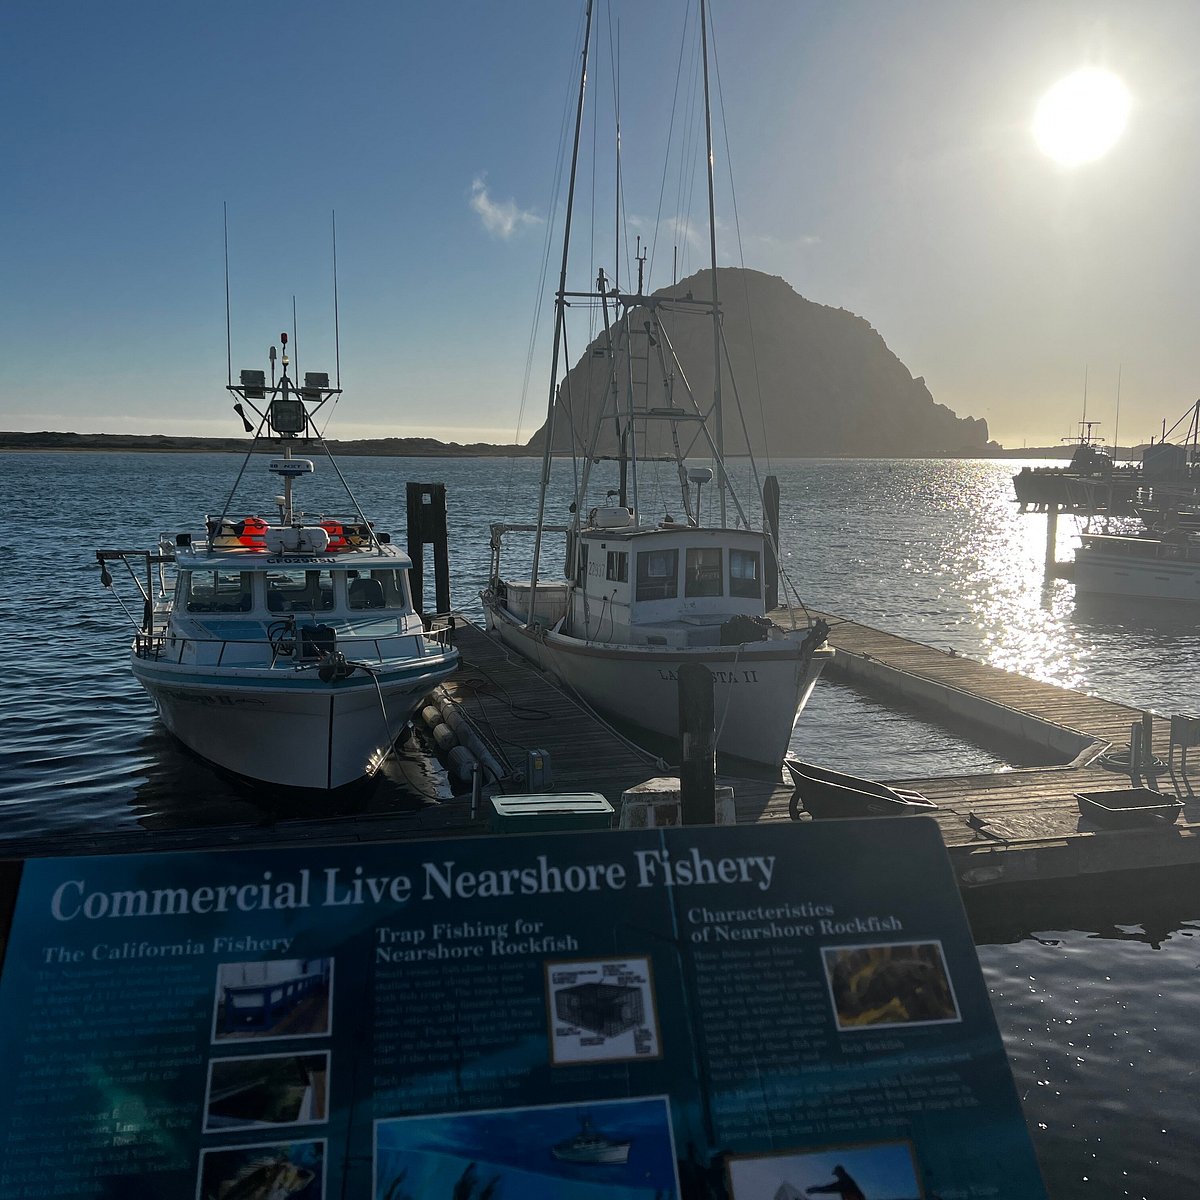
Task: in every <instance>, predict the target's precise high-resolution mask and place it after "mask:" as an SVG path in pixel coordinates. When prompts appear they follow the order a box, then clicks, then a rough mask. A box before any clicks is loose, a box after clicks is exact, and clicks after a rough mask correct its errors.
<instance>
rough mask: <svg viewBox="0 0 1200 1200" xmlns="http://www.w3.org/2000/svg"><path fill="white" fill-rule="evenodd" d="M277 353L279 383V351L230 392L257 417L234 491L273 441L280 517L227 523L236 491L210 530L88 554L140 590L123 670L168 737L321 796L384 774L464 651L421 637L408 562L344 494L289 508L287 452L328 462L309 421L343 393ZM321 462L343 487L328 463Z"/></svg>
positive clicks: (297, 463) (299, 470)
mask: <svg viewBox="0 0 1200 1200" xmlns="http://www.w3.org/2000/svg"><path fill="white" fill-rule="evenodd" d="M281 344H282V354H281V355H280V356H279V358H280V360H281V367H282V373H281V375H280V377H279V378H278V379H276V378H275V374H276V350H275V347H274V346H272V347H271V349H270V363H271V378H270V381H269V382H268V381H267V378H266V372H264V371H243V372H242V373H241V382H240V383H239V384H234V383H233V382H232V381H231V382H230V383H229V385H228V390H229V391H230V392H232V393H233V394H234V395H236V396H237V397H238V400H237V403H236V404H235V405H234V407H235V409H236V411H237V412H238V413H239V415H240V416H241V417H242V420H243V423H244V425H245V428H246V431H247V432H251V431H252V430H254V428H255V427H254V425H253V423H252V422H251V421H250V420H249V419H248V418H247V416H246V411H245V410H246V407H247V406H248V407H250V408H251V409H252V410H253V411H254V412H255V413H256V414H257V415H258V417H259V423H258V426H257V431H256V432H255V437H254V441H253V442H252V444H251V446H250V449H249V451H248V452H247V455H246V460H245V462H244V463H243V466H242V471H241V472H239V474H238V480H239V481H240V480H241V478H242V473H244V472H245V470H246V467H247V466H248V465H249V464H250V462H251V458H252V456H253V455H254V451H255V450H256V449H257V448H259V443H260V441H262V440H265V439H269V438H275V439H279V440H280V441H282V445H283V454H282V457H279V458H276V459H274V460H271V461H270V462H269V465H268V470H269V471H270V472H271V473H272V474H273V475H275V476H277V477H278V478H279V479H281V480H282V486H283V495H281V496H277V497H275V499H274V501H273V503H274V505H275V506H276V507H277V513H276V514H274V515H273V516H272V517H270V518H268V517H264V516H263V515H262V513H261V511H260V512H253V513H233V512H231V511H230V504H231V502H232V499H233V495H234V492H236V488H237V483H235V485H234V492H231V493H230V498H229V500H228V501H226V504H225V507H224V508H223V509H222V511H221V512H220V513H219V514H218V515H216V516H209V517H208V518H206V520H205V524H204V528H203V530H200V531H196V532H185V533H177V534H164V535H162V537H161V538H160V542H159V545H158V547H157V549H155V550H150V551H146V550H122V549H101V550H97V551H96V557H97V559H98V560H99V563H100V571H101V581H102V582H103V583H104V584H105V585H106V586H108V587H111V586H112V585H113V579H112V575H111V573H110V571H109V566H110V564H111V563H114V562H121V563H123V564H124V565H125V566H126V567H127V568H128V569H129V574H130V576H131V577H132V579H133V580H134V582H135V583H136V585H137V587H138V589H139V591H140V593H141V601H142V610H143V613H142V619H141V621H140V622H138V621H136V620H134V624H135V626H136V627H137V631H136V633H135V635H134V640H133V645H132V649H131V665H132V669H133V674H134V676H135V678H136V679H137V680H138V682H139V683H140V684H141V685H142V686H143V687H144V688H145V689H146V691H147V692H149V694H150V696H151V697H152V698H153V700H154V703H155V705H156V706H157V708H158V713H159V716H160V717H161V718H162V721H163V723H164V724H165V725H166V727H167V728H168V729H169V730H170V731H171V732H172V733H173V734H174V735H175V736H176V737H177V738H178V739H179V740H180V741H181V742H182V743H183V744H184V745H185V746H187V747H188V748H189V749H190V750H192V751H194V752H195V753H196V754H198V755H200V756H201V757H202V758H205V759H207V760H208V761H209V762H211V763H213V764H214V765H216V766H217V767H220V768H222V769H224V770H227V771H230V772H233V773H234V774H236V775H238V776H241V777H244V778H245V779H248V780H252V781H255V782H259V783H266V784H274V785H279V786H284V787H294V788H313V789H319V790H326V791H329V790H333V789H335V788H339V787H342V786H344V785H348V784H353V783H356V782H358V781H359V780H362V779H364V778H366V777H369V776H371V775H373V774H374V773H375V772H376V771H377V770H378V768H379V767H380V766H381V765H382V762H383V761H384V759H385V757H386V755H387V754H388V752H389V750H390V749H391V747H392V746H393V745H394V743H395V741H396V739H397V738H398V737H399V736H400V734H401V732H402V731H403V729H404V727H405V725H406V723H407V722H408V720H409V718H410V717H411V716H412V714H413V712H414V711H415V710H416V709H417V708H418V707H419V706H420V704H421V701H422V699H423V697H425V696H426V695H427V694H428V693H429V691H430V690H431V689H432V688H433V687H435V686H436V685H437V684H438V683H439V682H440V681H441V680H443V679H445V678H446V677H447V676H448V675H449V674H451V673H452V672H453V671H454V670H455V668H456V667H457V666H458V662H459V654H458V651H457V650H456V649H455V648H454V647H453V646H452V645H450V644H449V630H448V629H447V628H445V627H443V628H437V629H431V630H426V628H425V626H424V623H423V621H422V619H421V617H420V616H419V615H418V614H417V613H416V612H415V611H414V608H413V602H412V596H411V594H410V591H409V581H408V573H409V569H410V567H411V566H412V563H411V562H410V560H409V558H408V556H407V555H406V554H405V553H403V552H402V551H401V550H399V549H398V548H397V547H395V546H393V545H391V543H390V538H389V536H388V535H387V534H386V533H382V532H378V531H376V529H375V527H374V525H373V524H372V523H371V522H370V521H368V520H367V518H366V517H365V516H364V515H363V513H362V510H361V508H360V507H359V505H358V502H357V501H356V500H355V499H354V496H353V494H352V493H351V492H350V490H349V487H348V486H347V487H346V493H347V496H348V497H349V501H350V504H351V506H352V510H353V511H352V512H351V513H350V514H349V515H346V514H342V515H336V514H327V513H321V514H319V515H306V514H304V513H303V512H301V511H299V510H298V509H297V508H295V507H294V506H293V495H292V493H293V485H294V483H295V482H296V481H297V480H298V479H300V478H302V477H303V476H305V475H308V474H310V473H312V472H313V470H314V464H313V462H312V461H311V460H309V459H305V458H295V457H293V455H292V446H293V445H294V444H295V443H296V442H297V440H300V441H304V442H309V443H316V444H317V445H319V447H320V448H321V449H322V450H324V451H325V453H326V454H327V455H328V454H329V451H328V448H327V447H326V446H325V443H324V440H323V438H322V437H321V436H320V434H319V433H318V432H317V428H316V425H315V423H314V421H313V415H314V414H315V412H316V411H317V410H318V409H319V408H321V406H322V405H324V404H325V403H326V402H327V401H329V400H330V399H331V398H332V397H334V396H336V395H339V394H340V392H341V389H340V387H330V386H329V377H328V375H327V374H324V373H309V374H306V375H305V377H304V385H303V386H297V385H295V384H294V383H293V382H292V381H291V379H290V378H289V376H288V352H287V351H288V347H287V334H282V335H281ZM329 463H330V465H331V466H332V468H333V470H334V471H335V472H336V473H337V475H338V478H339V479H340V480H341V482H342V483H343V485H345V480H344V478H343V477H342V475H341V472H340V471H339V470H338V468H337V464H336V463H335V462H334V460H333V458H332V456H331V455H329ZM272 490H274V489H272ZM268 511H269V508H268ZM118 598H120V595H119V593H118ZM127 611H128V609H127ZM131 619H132V614H131Z"/></svg>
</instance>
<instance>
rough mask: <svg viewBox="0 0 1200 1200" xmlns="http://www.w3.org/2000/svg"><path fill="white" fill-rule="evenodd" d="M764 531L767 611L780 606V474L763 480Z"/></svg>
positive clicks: (764, 577) (764, 580) (764, 585)
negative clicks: (778, 554) (778, 548)
mask: <svg viewBox="0 0 1200 1200" xmlns="http://www.w3.org/2000/svg"><path fill="white" fill-rule="evenodd" d="M763 526H764V528H763V532H764V533H765V534H766V535H767V549H766V555H767V561H766V562H765V563H764V564H763V587H764V589H765V594H766V599H767V612H770V611H771V609H773V608H777V607H778V606H779V560H778V558H776V556H775V547H776V546H778V545H779V476H778V475H768V476H767V477H766V479H765V480H763Z"/></svg>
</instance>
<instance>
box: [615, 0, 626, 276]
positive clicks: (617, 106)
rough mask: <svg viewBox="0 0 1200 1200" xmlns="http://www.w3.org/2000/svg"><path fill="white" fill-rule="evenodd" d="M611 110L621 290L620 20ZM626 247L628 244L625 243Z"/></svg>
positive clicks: (617, 260) (616, 239)
mask: <svg viewBox="0 0 1200 1200" xmlns="http://www.w3.org/2000/svg"><path fill="white" fill-rule="evenodd" d="M613 57H614V59H615V62H614V64H613V66H614V68H615V69H614V73H613V108H614V110H615V116H616V123H617V128H616V145H615V147H614V149H615V153H616V163H615V164H614V165H615V167H616V176H617V179H616V183H617V186H616V188H615V189H614V194H613V201H614V204H613V210H614V211H613V290H614V291H618V292H619V291H620V290H621V18H620V17H618V18H617V48H616V53H615V54H614V56H613ZM626 244H627V245H628V243H626Z"/></svg>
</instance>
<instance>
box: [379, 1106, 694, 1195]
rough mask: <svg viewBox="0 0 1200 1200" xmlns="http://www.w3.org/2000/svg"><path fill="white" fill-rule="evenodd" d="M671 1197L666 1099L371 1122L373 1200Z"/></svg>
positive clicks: (674, 1177) (674, 1187)
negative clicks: (373, 1164) (373, 1173)
mask: <svg viewBox="0 0 1200 1200" xmlns="http://www.w3.org/2000/svg"><path fill="white" fill-rule="evenodd" d="M601 1195H603V1196H604V1197H605V1198H606V1200H607V1198H610V1197H611V1198H612V1200H679V1197H680V1192H679V1180H678V1174H677V1171H676V1164H675V1146H674V1138H673V1135H672V1131H671V1119H670V1112H669V1109H668V1104H667V1098H666V1097H665V1096H652V1097H643V1098H640V1099H637V1100H605V1101H597V1102H596V1103H594V1104H565V1105H548V1106H545V1107H539V1108H520V1109H504V1110H497V1111H493V1112H482V1113H447V1114H444V1115H442V1116H436V1117H410V1118H406V1119H401V1120H394V1121H377V1122H376V1123H375V1191H374V1198H375V1200H443V1198H444V1200H516V1198H517V1197H519V1198H520V1200H598V1198H599V1197H600V1196H601Z"/></svg>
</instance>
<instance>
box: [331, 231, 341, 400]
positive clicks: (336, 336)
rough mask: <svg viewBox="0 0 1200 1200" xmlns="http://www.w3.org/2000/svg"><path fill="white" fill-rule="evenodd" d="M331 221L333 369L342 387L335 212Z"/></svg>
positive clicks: (338, 383) (338, 384)
mask: <svg viewBox="0 0 1200 1200" xmlns="http://www.w3.org/2000/svg"><path fill="white" fill-rule="evenodd" d="M330 216H331V218H332V221H333V364H334V365H333V369H334V375H335V377H336V380H337V386H338V387H339V388H340V387H341V386H342V342H341V335H340V333H339V326H338V289H337V210H336V209H335V210H334V211H333V212H332V213H331V214H330Z"/></svg>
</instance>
